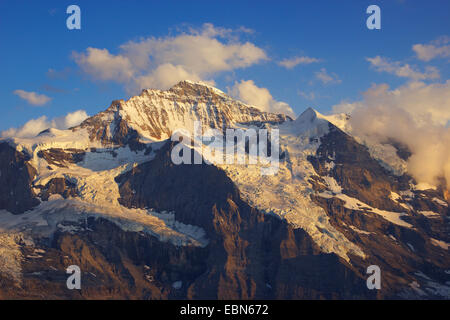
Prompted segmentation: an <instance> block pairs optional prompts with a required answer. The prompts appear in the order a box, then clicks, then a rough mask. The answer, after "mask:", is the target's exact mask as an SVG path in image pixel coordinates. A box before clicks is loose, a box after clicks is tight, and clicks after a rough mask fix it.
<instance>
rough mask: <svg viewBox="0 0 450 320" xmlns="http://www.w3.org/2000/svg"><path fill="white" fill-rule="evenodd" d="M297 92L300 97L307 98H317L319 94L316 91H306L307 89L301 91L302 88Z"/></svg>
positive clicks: (311, 99)
mask: <svg viewBox="0 0 450 320" xmlns="http://www.w3.org/2000/svg"><path fill="white" fill-rule="evenodd" d="M297 93H298V95H299V96H300V97H302V98H304V99H306V100H310V101H313V100H316V98H317V95H316V94H315V93H314V92H312V91H311V92H305V91H301V90H297Z"/></svg>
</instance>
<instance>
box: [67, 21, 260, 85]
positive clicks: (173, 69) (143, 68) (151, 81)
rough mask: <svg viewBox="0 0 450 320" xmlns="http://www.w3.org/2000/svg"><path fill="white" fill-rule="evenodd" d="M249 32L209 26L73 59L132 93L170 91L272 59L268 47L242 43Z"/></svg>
mask: <svg viewBox="0 0 450 320" xmlns="http://www.w3.org/2000/svg"><path fill="white" fill-rule="evenodd" d="M249 32H250V30H249V29H245V28H240V29H238V30H231V29H225V28H218V27H215V26H213V25H212V24H204V25H203V26H202V28H201V29H190V30H189V31H188V32H185V33H180V34H178V35H176V36H167V37H161V38H154V37H150V38H143V39H140V40H139V41H129V42H127V43H124V44H123V45H121V46H120V50H119V53H118V54H112V53H111V52H109V51H108V50H107V49H99V48H88V49H87V50H86V51H85V52H81V53H78V52H74V53H73V58H74V60H75V62H76V63H77V64H78V65H79V66H80V68H81V69H82V70H83V71H84V72H85V73H87V74H89V75H90V76H92V77H93V78H94V79H98V80H110V81H115V82H118V83H121V84H124V85H125V87H126V89H127V90H128V91H129V92H131V93H134V92H136V91H138V90H140V89H143V88H148V87H152V88H158V89H167V88H169V87H171V86H172V85H174V84H176V83H177V82H179V81H181V80H186V79H190V80H202V81H205V82H208V80H209V79H210V78H211V77H212V76H214V75H216V74H217V73H220V72H225V71H231V70H234V69H238V68H245V67H249V66H251V65H253V64H256V63H259V62H261V61H264V60H268V57H267V55H266V53H265V51H264V50H263V49H261V48H259V47H257V46H256V45H254V44H253V43H250V42H248V41H247V42H243V41H240V39H239V34H242V33H249ZM209 81H210V80H209Z"/></svg>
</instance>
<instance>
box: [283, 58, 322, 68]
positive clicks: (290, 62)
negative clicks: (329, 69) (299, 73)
mask: <svg viewBox="0 0 450 320" xmlns="http://www.w3.org/2000/svg"><path fill="white" fill-rule="evenodd" d="M319 61H320V60H319V59H317V58H311V57H306V56H302V57H298V56H297V57H293V58H289V59H284V60H282V61H280V62H278V64H279V65H280V66H282V67H285V68H286V69H292V68H294V67H296V66H298V65H301V64H311V63H315V62H319Z"/></svg>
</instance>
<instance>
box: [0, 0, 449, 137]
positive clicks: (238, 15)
mask: <svg viewBox="0 0 450 320" xmlns="http://www.w3.org/2000/svg"><path fill="white" fill-rule="evenodd" d="M71 4H76V5H78V6H79V7H80V8H81V30H68V29H67V27H66V19H67V17H68V16H69V15H68V14H66V8H67V7H68V6H69V5H71ZM371 4H377V5H378V6H379V7H380V8H381V30H368V29H367V27H366V19H367V17H368V14H366V12H365V11H366V8H367V7H368V6H369V5H371ZM449 12H450V2H449V1H446V0H443V1H440V0H436V1H410V0H403V1H400V0H390V1H363V0H355V1H276V2H275V1H256V0H253V1H246V0H240V1H232V0H228V1H203V0H196V1H130V0H128V1H92V0H90V1H61V0H60V1H18V0H14V1H7V0H1V1H0V41H1V47H0V67H1V70H2V77H1V78H0V97H1V105H0V108H1V111H2V114H3V116H2V117H1V118H0V131H1V130H5V129H8V128H10V127H18V126H21V125H23V124H24V123H25V122H27V121H29V120H30V119H35V118H38V117H40V116H43V115H45V116H47V117H48V118H49V119H51V118H54V117H61V116H64V115H65V114H67V113H68V112H73V111H75V110H80V109H82V110H85V111H86V112H87V113H88V114H89V115H93V114H95V113H97V112H99V111H102V110H104V109H106V108H107V107H108V106H109V104H110V102H111V101H112V100H115V99H122V98H124V99H126V98H128V97H129V96H130V95H131V94H133V93H134V92H135V90H138V89H140V87H133V86H134V85H135V82H136V77H138V75H137V74H136V75H124V74H123V72H124V71H123V70H122V69H121V70H117V73H115V74H113V75H110V74H108V72H107V70H105V69H101V68H104V67H105V65H104V64H103V65H101V66H98V65H93V63H95V62H92V61H88V62H86V61H87V60H88V59H87V58H88V57H89V53H88V51H86V50H87V48H89V47H91V48H96V49H98V50H103V49H106V50H107V53H108V57H110V58H111V57H113V58H114V57H118V59H117V60H115V59H112V60H111V61H112V62H113V63H114V61H120V62H123V61H124V59H125V60H126V59H129V58H130V57H129V56H126V57H125V58H123V57H124V52H123V50H121V49H120V46H121V45H123V44H125V43H130V41H131V42H132V43H133V44H139V43H141V42H142V41H144V40H145V39H149V38H150V39H154V40H155V43H157V44H161V45H163V44H167V42H168V41H169V40H168V39H172V40H173V39H177V37H179V36H180V35H182V34H191V35H192V34H193V33H195V35H197V36H198V37H206V38H207V39H208V40H217V41H219V43H221V44H223V45H224V46H226V47H227V48H230V46H232V45H237V46H238V50H239V48H240V47H239V46H244V44H245V43H249V45H250V46H251V47H252V50H251V51H252V52H253V51H255V50H256V49H257V51H258V52H259V53H261V52H262V53H263V55H264V57H263V58H261V57H260V58H257V57H253V56H252V57H250V58H249V59H250V61H248V63H246V64H245V65H244V66H242V65H241V64H240V63H239V58H240V57H241V56H239V55H240V53H239V52H237V53H235V54H236V55H237V57H235V58H231V59H235V60H233V61H234V62H233V61H231V62H230V61H229V60H226V62H228V65H227V66H226V67H217V68H216V69H214V68H212V69H211V72H206V71H205V70H203V69H202V68H201V67H198V66H197V67H193V66H191V65H189V63H190V60H189V61H187V62H186V61H185V60H183V59H181V60H183V61H182V62H180V63H181V64H183V63H184V64H183V65H182V67H183V68H184V69H183V70H188V72H189V73H190V74H194V75H195V76H197V77H199V78H202V79H201V80H212V81H214V82H215V85H216V86H217V87H218V88H220V89H222V90H223V91H226V92H228V91H229V90H230V92H233V91H232V90H233V88H238V87H237V86H236V85H238V84H240V83H241V81H248V80H252V81H253V83H252V84H254V85H255V86H256V87H257V88H266V89H267V90H268V91H269V92H270V94H271V96H272V98H273V101H275V102H285V103H287V104H289V106H291V107H292V109H293V110H294V112H295V113H296V114H299V113H301V112H302V111H303V110H304V109H305V108H306V107H309V106H313V107H315V108H316V109H318V110H319V111H321V112H323V113H328V112H330V111H331V107H332V106H333V105H336V104H338V103H340V102H342V101H349V102H350V101H356V100H359V99H361V94H362V93H363V92H365V91H367V90H368V89H369V88H370V87H371V85H372V84H382V83H386V84H388V85H389V86H390V87H391V88H396V87H399V86H402V85H404V84H405V83H408V82H410V81H423V82H425V83H443V82H445V81H446V80H447V79H448V78H449V76H448V75H449V64H448V62H449V57H448V56H446V54H447V53H446V52H447V51H445V50H446V48H447V47H446V46H448V38H445V36H449V35H450V22H449V17H448V14H449ZM205 23H207V24H209V25H210V26H212V27H211V28H212V29H211V30H214V32H216V33H217V34H219V33H220V32H221V31H223V32H224V34H223V35H215V34H209V35H205V34H206V33H205V32H206V31H205V30H206V29H205ZM193 30H194V31H193ZM224 30H227V31H224ZM249 30H252V32H249ZM439 39H440V40H439ZM433 41H434V42H433ZM416 44H421V45H424V46H426V45H433V48H434V49H435V53H433V52H434V51H433V52H431V53H430V52H428V51H427V52H428V54H431V56H429V57H427V56H426V55H425V56H422V57H420V56H419V54H418V51H417V50H416V51H415V50H413V45H416ZM254 48H256V49H255V50H253V49H254ZM442 48H443V49H442ZM147 50H153V49H151V48H150V49H148V48H147ZM164 50H165V49H160V50H159V51H157V54H158V57H159V59H160V60H164V59H166V58H167V57H165V56H164V55H165V54H171V53H173V52H167V51H164ZM183 50H189V48H188V47H183ZM194 51H195V48H194ZM74 52H75V53H74ZM147 52H148V51H147ZM152 52H153V51H152ZM186 52H187V51H186ZM427 52H425V53H427ZM187 53H189V52H187ZM77 57H78V58H77ZM82 57H85V58H86V59H85V60H84V62H83V59H82ZM296 57H299V58H301V57H303V58H305V57H307V58H310V59H313V61H314V62H310V63H301V64H298V65H296V66H294V67H292V68H286V67H284V66H282V65H280V62H281V61H283V60H286V59H291V60H293V59H294V58H296ZM375 57H379V59H378V60H368V58H371V59H372V58H375ZM167 59H169V58H167ZM236 59H237V60H236ZM156 60H157V59H156ZM156 60H155V61H156ZM111 61H110V62H111ZM127 61H128V60H127ZM164 61H165V60H164ZM131 62H132V64H133V66H135V63H136V61H135V60H131ZM170 62H171V64H172V65H173V66H175V67H177V66H178V65H177V60H176V59H172V60H170ZM127 63H128V62H127ZM125 65H126V64H125ZM97 67H98V68H99V69H98V70H97V69H96V68H97ZM113 67H114V68H115V66H113ZM157 67H158V65H152V66H146V67H143V68H141V69H139V71H137V72H138V73H139V76H145V75H147V74H152V76H151V79H150V80H148V81H147V82H144V83H155V84H159V83H160V82H158V81H159V80H155V77H156V76H155V75H154V74H153V73H152V72H154V71H155V68H157ZM206 67H207V66H206ZM199 68H200V69H199ZM97 71H98V74H96V72H97ZM320 75H322V77H321V76H320ZM118 78H121V79H122V80H119V79H118ZM203 78H205V79H203ZM139 83H140V85H142V83H143V82H142V81H140V82H139ZM17 90H23V91H20V92H22V93H23V92H28V93H29V92H35V93H36V94H37V95H42V96H41V98H42V97H48V98H49V99H51V100H49V101H46V99H45V98H44V99H40V100H39V99H38V101H37V102H38V104H42V105H33V103H30V101H31V102H33V101H34V102H35V104H36V103H37V102H36V99H34V100H30V98H29V97H28V99H24V98H23V97H22V98H21V95H22V96H24V95H23V94H21V93H20V92H19V91H17ZM234 92H235V93H236V92H237V93H239V91H236V90H235V91H234ZM242 96H244V95H242ZM38 97H39V96H38ZM35 98H36V97H35ZM47 100H48V99H47ZM271 103H272V102H271Z"/></svg>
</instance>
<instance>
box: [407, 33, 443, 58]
mask: <svg viewBox="0 0 450 320" xmlns="http://www.w3.org/2000/svg"><path fill="white" fill-rule="evenodd" d="M412 49H413V51H414V52H415V53H416V55H417V58H418V59H420V60H422V61H430V60H432V59H435V58H449V57H450V37H449V36H442V37H439V38H438V39H436V40H434V41H431V42H430V43H428V44H420V43H419V44H415V45H413V47H412Z"/></svg>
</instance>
